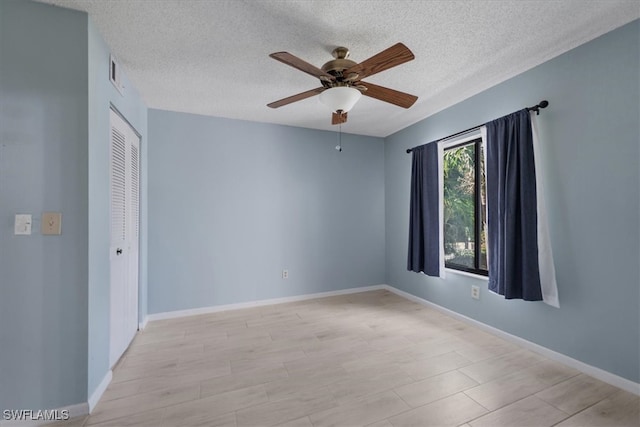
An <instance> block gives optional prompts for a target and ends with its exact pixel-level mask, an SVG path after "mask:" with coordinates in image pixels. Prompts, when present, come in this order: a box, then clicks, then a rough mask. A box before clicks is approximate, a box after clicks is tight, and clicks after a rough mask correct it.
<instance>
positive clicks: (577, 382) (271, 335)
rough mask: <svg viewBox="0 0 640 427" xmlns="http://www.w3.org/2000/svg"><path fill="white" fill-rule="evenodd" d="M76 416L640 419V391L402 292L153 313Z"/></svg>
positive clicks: (181, 420) (249, 420) (140, 419)
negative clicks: (86, 412) (103, 387)
mask: <svg viewBox="0 0 640 427" xmlns="http://www.w3.org/2000/svg"><path fill="white" fill-rule="evenodd" d="M113 375H114V376H113V381H112V383H111V384H110V386H109V388H108V389H107V391H106V392H105V394H104V395H103V397H102V399H101V400H100V402H99V403H98V405H97V407H96V408H95V410H94V412H93V414H91V416H89V417H86V418H83V419H74V420H71V421H69V422H66V423H59V425H65V426H71V425H74V426H93V425H95V426H130V425H136V426H153V427H156V426H186V425H203V426H274V425H279V426H288V427H294V426H310V427H317V426H330V425H335V426H356V425H371V426H376V427H383V426H405V425H406V426H409V425H411V426H465V427H469V426H472V427H477V426H490V427H496V426H509V427H513V426H555V425H558V426H581V427H583V426H638V425H640V409H639V408H640V398H639V397H638V396H635V395H633V394H631V393H628V392H625V391H623V390H620V389H617V388H615V387H612V386H610V385H608V384H605V383H603V382H600V381H598V380H596V379H594V378H591V377H589V376H586V375H584V374H581V373H580V372H578V371H576V370H574V369H571V368H568V367H565V366H563V365H560V364H558V363H556V362H553V361H550V360H548V359H545V358H544V357H542V356H540V355H537V354H535V353H532V352H530V351H527V350H524V349H522V348H520V347H518V346H516V345H514V344H511V343H508V342H506V341H504V340H502V339H500V338H497V337H495V336H493V335H490V334H487V333H485V332H483V331H481V330H479V329H477V328H475V327H473V326H469V325H467V324H464V323H461V322H460V321H458V320H455V319H453V318H451V317H448V316H446V315H444V314H441V313H440V312H438V311H435V310H433V309H431V308H428V307H424V306H422V305H418V304H416V303H413V302H410V301H407V300H405V299H403V298H401V297H399V296H397V295H395V294H392V293H390V292H388V291H374V292H366V293H360V294H351V295H345V296H337V297H330V298H321V299H315V300H309V301H303V302H297V303H290V304H281V305H274V306H268V307H260V308H252V309H244V310H236V311H228V312H221V313H215V314H209V315H202V316H193V317H187V318H180V319H172V320H162V321H156V322H151V323H150V324H149V325H148V326H147V328H146V329H145V330H144V332H142V333H140V334H138V335H137V337H136V338H135V340H134V342H133V344H132V345H131V347H130V348H129V350H128V351H127V353H126V354H125V355H124V356H123V359H122V360H121V361H120V363H119V364H118V366H117V367H116V369H115V371H114V374H113Z"/></svg>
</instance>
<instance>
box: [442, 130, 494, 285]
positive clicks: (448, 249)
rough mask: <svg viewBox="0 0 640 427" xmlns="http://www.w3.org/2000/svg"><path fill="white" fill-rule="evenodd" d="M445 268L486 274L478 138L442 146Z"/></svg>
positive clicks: (479, 141) (481, 156)
mask: <svg viewBox="0 0 640 427" xmlns="http://www.w3.org/2000/svg"><path fill="white" fill-rule="evenodd" d="M443 172H444V218H443V220H444V221H443V224H444V233H443V234H444V259H445V267H447V268H452V269H455V270H461V271H466V272H470V273H475V274H481V275H484V276H487V275H488V268H487V243H486V234H485V230H486V222H487V219H486V186H485V177H484V154H483V152H482V138H477V139H473V140H471V141H468V140H467V141H465V142H462V143H458V144H454V145H451V146H448V147H447V146H445V148H444V158H443Z"/></svg>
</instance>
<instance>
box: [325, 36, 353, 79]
mask: <svg viewBox="0 0 640 427" xmlns="http://www.w3.org/2000/svg"><path fill="white" fill-rule="evenodd" d="M331 54H332V55H333V57H334V58H335V59H332V60H331V61H329V62H327V63H326V64H324V65H323V66H322V71H324V72H326V73H329V74H331V75H332V76H334V77H335V78H336V80H335V81H330V80H329V79H326V80H325V79H321V81H322V84H323V86H325V87H336V86H350V85H351V82H352V81H353V80H355V79H356V78H357V77H358V76H357V75H355V74H354V75H352V76H345V75H343V72H344V71H345V70H348V69H349V68H351V67H354V66H356V65H358V63H357V62H355V61H352V60H350V59H347V58H348V57H349V49H347V48H346V47H342V46H340V47H337V48H335V49H333V52H331Z"/></svg>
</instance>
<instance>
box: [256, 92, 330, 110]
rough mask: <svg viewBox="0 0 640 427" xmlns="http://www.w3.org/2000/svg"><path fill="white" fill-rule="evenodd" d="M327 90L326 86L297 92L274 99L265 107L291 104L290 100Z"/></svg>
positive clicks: (309, 96) (300, 99)
mask: <svg viewBox="0 0 640 427" xmlns="http://www.w3.org/2000/svg"><path fill="white" fill-rule="evenodd" d="M325 90H327V88H326V87H318V88H315V89H311V90H308V91H306V92H302V93H298V94H296V95H291V96H288V97H286V98H283V99H280V100H278V101H274V102H272V103H271V104H267V107H271V108H278V107H282V106H283V105H287V104H291V103H292V102H296V101H302V100H303V99H307V98H311V97H312V96H313V95H317V94H319V93H321V92H324V91H325Z"/></svg>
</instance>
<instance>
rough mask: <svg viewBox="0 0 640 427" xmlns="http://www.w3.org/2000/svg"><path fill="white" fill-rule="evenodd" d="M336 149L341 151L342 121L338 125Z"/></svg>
mask: <svg viewBox="0 0 640 427" xmlns="http://www.w3.org/2000/svg"><path fill="white" fill-rule="evenodd" d="M336 150H338V151H339V152H342V123H340V124H339V125H338V145H336Z"/></svg>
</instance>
